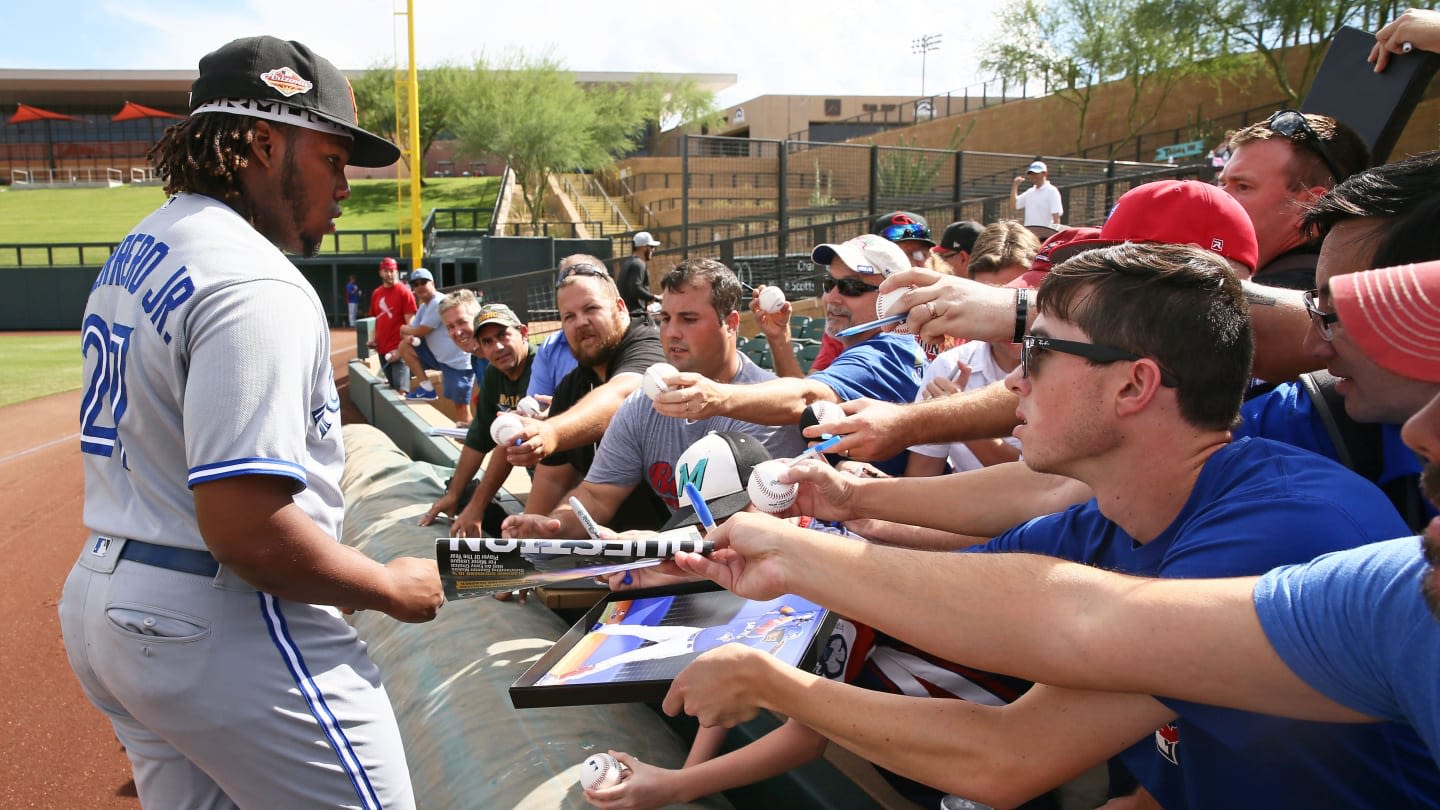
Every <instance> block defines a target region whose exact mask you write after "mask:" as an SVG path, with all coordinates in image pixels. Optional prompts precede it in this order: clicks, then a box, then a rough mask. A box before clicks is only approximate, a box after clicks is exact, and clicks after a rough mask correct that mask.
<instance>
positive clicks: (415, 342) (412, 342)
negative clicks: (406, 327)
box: [410, 335, 420, 346]
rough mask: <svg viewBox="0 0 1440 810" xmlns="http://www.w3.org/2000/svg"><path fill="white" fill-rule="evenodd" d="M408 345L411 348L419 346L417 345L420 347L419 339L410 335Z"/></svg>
mask: <svg viewBox="0 0 1440 810" xmlns="http://www.w3.org/2000/svg"><path fill="white" fill-rule="evenodd" d="M410 345H411V346H419V345H420V338H418V337H415V336H413V335H412V336H411V337H410Z"/></svg>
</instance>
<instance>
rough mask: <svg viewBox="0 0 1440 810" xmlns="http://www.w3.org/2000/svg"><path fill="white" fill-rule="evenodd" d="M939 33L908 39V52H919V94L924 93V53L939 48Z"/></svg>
mask: <svg viewBox="0 0 1440 810" xmlns="http://www.w3.org/2000/svg"><path fill="white" fill-rule="evenodd" d="M941 36H942V35H941V34H926V35H925V36H923V37H919V38H917V39H912V40H910V52H911V53H918V54H920V95H922V96H923V95H925V55H926V54H928V53H930V52H931V51H938V50H940V37H941Z"/></svg>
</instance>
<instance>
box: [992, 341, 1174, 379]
mask: <svg viewBox="0 0 1440 810" xmlns="http://www.w3.org/2000/svg"><path fill="white" fill-rule="evenodd" d="M1045 352H1060V353H1061V354H1073V355H1075V356H1076V357H1083V358H1085V359H1086V360H1089V361H1090V362H1092V363H1120V362H1126V361H1130V362H1133V361H1135V360H1143V359H1144V358H1143V357H1141V356H1140V355H1138V354H1135V353H1134V352H1127V351H1125V350H1124V349H1117V348H1115V347H1114V346H1106V345H1103V344H1100V343H1081V342H1080V341H1078V340H1060V339H1058V338H1052V337H1042V336H1040V335H1026V336H1024V337H1023V338H1021V339H1020V373H1021V375H1022V376H1024V377H1029V376H1030V372H1032V371H1034V370H1035V363H1036V362H1037V361H1038V360H1039V359H1040V355H1042V354H1044V353H1045ZM1156 365H1157V366H1159V363H1156ZM1160 384H1161V385H1163V386H1165V387H1166V388H1178V387H1179V386H1180V382H1179V380H1176V379H1175V375H1173V374H1171V373H1170V372H1169V371H1167V370H1166V369H1165V367H1164V366H1160Z"/></svg>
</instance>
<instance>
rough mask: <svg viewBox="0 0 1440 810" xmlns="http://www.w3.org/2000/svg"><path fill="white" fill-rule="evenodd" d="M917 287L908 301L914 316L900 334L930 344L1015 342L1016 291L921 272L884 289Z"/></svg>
mask: <svg viewBox="0 0 1440 810" xmlns="http://www.w3.org/2000/svg"><path fill="white" fill-rule="evenodd" d="M907 286H912V287H914V289H912V290H909V291H908V292H907V293H906V295H905V303H906V304H907V305H909V307H910V310H909V312H908V313H907V318H906V320H905V323H902V324H900V325H899V326H897V327H895V331H896V332H904V333H908V334H912V335H919V336H920V337H921V340H922V342H924V343H927V344H928V343H942V342H943V341H944V338H945V337H947V336H949V337H955V338H959V339H961V340H1009V339H1010V338H1011V337H1012V336H1013V335H1014V334H1015V291H1014V290H1012V289H1008V288H1005V287H992V286H990V285H989V284H982V283H980V282H978V281H975V280H973V279H968V278H958V277H956V276H947V275H943V274H941V273H936V272H934V271H933V270H924V269H920V268H916V269H913V270H905V271H902V272H899V273H896V274H895V275H893V276H890V277H889V278H887V279H885V281H883V282H882V283H881V284H880V291H881V292H882V293H884V292H890V291H893V290H900V289H904V288H905V287H907Z"/></svg>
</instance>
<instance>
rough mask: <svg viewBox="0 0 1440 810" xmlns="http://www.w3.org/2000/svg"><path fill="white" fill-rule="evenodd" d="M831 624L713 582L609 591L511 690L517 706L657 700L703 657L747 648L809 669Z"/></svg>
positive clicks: (795, 600) (788, 601)
mask: <svg viewBox="0 0 1440 810" xmlns="http://www.w3.org/2000/svg"><path fill="white" fill-rule="evenodd" d="M834 624H835V617H834V616H833V615H831V614H830V612H829V611H827V610H825V609H824V608H822V607H820V606H819V605H817V604H815V603H814V602H810V601H808V600H805V599H801V598H800V597H798V596H782V597H780V598H779V599H770V600H766V601H755V600H750V599H745V598H744V597H741V596H736V595H735V594H733V593H730V592H729V591H726V590H722V589H721V588H720V587H719V586H717V585H715V584H714V583H709V582H706V583H696V584H693V585H683V586H679V587H670V588H651V589H646V590H636V591H618V592H614V593H610V594H607V595H606V596H605V598H603V599H601V600H600V601H599V602H598V603H597V604H596V605H595V606H594V607H593V608H591V609H590V611H589V612H588V613H586V614H585V617H584V618H582V619H581V620H580V621H579V622H576V624H575V626H574V627H571V628H570V629H569V630H568V631H567V632H566V633H565V635H564V636H562V637H561V638H560V640H559V641H557V642H555V645H554V646H553V647H551V648H550V651H549V652H547V653H545V655H543V656H542V657H541V658H540V660H539V661H537V662H535V664H534V665H532V666H531V667H530V669H528V670H526V671H525V674H524V675H521V676H520V678H519V679H517V680H516V681H515V683H513V684H511V686H510V702H511V704H512V705H514V706H515V708H517V709H530V708H537V707H542V706H584V705H591V704H597V703H658V702H659V701H661V700H662V699H663V698H664V697H665V692H666V691H667V690H668V689H669V688H670V682H671V681H672V680H674V678H675V676H676V675H678V674H680V670H682V669H684V668H685V666H686V665H687V664H689V663H690V662H691V661H693V660H694V659H695V657H696V656H697V655H699V654H700V653H702V652H705V651H706V650H710V649H713V648H715V647H718V646H720V645H722V644H745V645H748V646H750V647H754V648H755V649H758V650H763V651H765V652H767V653H769V654H771V655H774V656H775V657H777V658H779V659H780V660H782V661H784V662H786V663H788V664H791V665H793V666H798V667H801V668H803V669H807V670H811V669H813V668H814V665H815V661H816V658H817V657H818V655H819V652H820V648H821V646H822V645H823V644H824V643H825V642H826V641H827V640H828V639H829V637H830V632H831V629H832V628H833V627H834Z"/></svg>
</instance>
